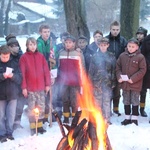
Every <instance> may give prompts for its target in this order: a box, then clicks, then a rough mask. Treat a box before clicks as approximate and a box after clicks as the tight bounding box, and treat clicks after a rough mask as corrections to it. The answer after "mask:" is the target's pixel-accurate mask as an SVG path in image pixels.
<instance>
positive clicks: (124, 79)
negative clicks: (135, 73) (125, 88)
mask: <svg viewBox="0 0 150 150" xmlns="http://www.w3.org/2000/svg"><path fill="white" fill-rule="evenodd" d="M121 78H122V80H123V81H128V80H129V78H128V76H127V75H121Z"/></svg>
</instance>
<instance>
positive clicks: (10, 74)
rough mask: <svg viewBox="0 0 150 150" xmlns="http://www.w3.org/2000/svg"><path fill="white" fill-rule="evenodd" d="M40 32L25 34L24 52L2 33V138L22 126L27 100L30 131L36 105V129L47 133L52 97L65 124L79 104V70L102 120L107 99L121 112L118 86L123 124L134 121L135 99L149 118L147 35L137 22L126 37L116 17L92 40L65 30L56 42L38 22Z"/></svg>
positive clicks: (107, 112)
mask: <svg viewBox="0 0 150 150" xmlns="http://www.w3.org/2000/svg"><path fill="white" fill-rule="evenodd" d="M39 33H40V36H39V37H38V39H35V38H33V37H29V38H28V39H27V41H26V52H25V53H24V54H23V52H22V51H21V48H20V45H19V43H18V41H17V39H16V37H15V36H14V35H12V34H10V35H8V36H7V37H6V41H7V44H6V45H3V46H1V47H0V87H1V90H0V141H1V142H6V141H7V139H11V140H14V137H13V131H14V130H15V129H17V128H20V127H22V126H21V124H20V123H21V116H22V113H23V109H24V105H25V104H26V105H27V114H28V118H29V123H30V129H31V135H34V134H35V132H36V124H35V123H36V122H35V121H36V120H35V116H34V108H38V109H39V118H38V125H37V126H38V133H41V134H43V133H44V132H46V130H45V129H44V128H43V124H44V123H45V122H48V121H49V120H48V117H49V110H50V101H52V104H53V109H55V110H56V111H57V113H58V115H59V117H60V118H61V117H62V115H63V123H67V124H68V123H69V118H70V117H74V116H75V112H76V111H77V108H78V104H77V94H82V92H83V91H82V84H85V83H82V78H83V76H82V71H85V72H86V74H87V76H88V77H89V79H90V80H91V83H92V85H91V86H92V87H93V88H92V89H93V91H91V94H93V95H94V97H95V103H96V104H97V105H98V106H99V107H100V109H101V110H102V113H103V116H104V119H105V120H106V123H108V124H111V121H110V117H111V114H112V111H111V103H113V113H115V114H117V115H118V116H120V115H121V113H120V112H119V99H120V97H121V94H120V89H122V90H123V103H124V110H125V120H124V121H122V122H121V124H122V125H127V124H130V123H135V124H136V125H138V115H139V102H140V114H141V116H143V117H147V114H146V112H145V110H144V108H145V99H146V91H147V89H148V88H149V85H148V83H150V82H148V80H149V74H150V69H149V68H150V67H149V66H150V58H149V57H150V54H149V42H150V40H149V35H148V36H147V30H146V29H144V28H143V27H140V28H139V29H138V30H137V33H136V38H131V39H130V40H128V41H127V40H126V39H125V38H124V37H122V36H121V35H120V24H119V22H118V21H114V22H112V23H111V25H110V33H109V35H107V36H106V37H103V33H102V32H101V31H99V30H96V31H95V32H94V33H93V38H94V42H93V43H91V44H89V40H88V39H87V38H86V37H85V36H80V37H79V38H78V39H76V38H75V37H73V36H72V35H71V34H70V33H68V32H63V33H62V34H60V40H61V43H59V44H56V37H55V36H54V34H53V33H52V32H51V31H50V27H49V25H47V24H42V25H41V26H40V27H39ZM54 70H55V73H54ZM53 75H54V76H55V77H53ZM143 79H144V80H143ZM50 90H51V92H50ZM51 94H52V95H51ZM139 98H140V99H139ZM53 121H55V118H53Z"/></svg>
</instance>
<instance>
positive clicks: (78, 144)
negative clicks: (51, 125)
mask: <svg viewBox="0 0 150 150" xmlns="http://www.w3.org/2000/svg"><path fill="white" fill-rule="evenodd" d="M81 113H82V112H81V111H77V112H76V115H75V117H74V119H73V120H72V124H71V126H69V130H68V134H67V135H65V136H63V138H62V139H61V140H60V142H59V144H58V145H57V149H56V150H99V144H101V143H99V141H98V137H97V133H96V127H95V124H93V123H92V122H90V121H89V122H88V120H87V119H85V118H84V119H82V120H81V122H79V119H80V116H81ZM60 122H61V120H60ZM87 122H88V124H87ZM60 124H62V123H60ZM63 135H64V134H63ZM104 139H106V144H105V145H106V148H105V149H104V150H112V147H111V144H110V141H109V138H108V135H107V133H106V136H105V137H104Z"/></svg>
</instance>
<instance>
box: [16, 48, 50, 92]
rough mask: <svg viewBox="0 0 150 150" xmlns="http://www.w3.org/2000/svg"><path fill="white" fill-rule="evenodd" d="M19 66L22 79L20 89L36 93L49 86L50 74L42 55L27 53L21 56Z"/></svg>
mask: <svg viewBox="0 0 150 150" xmlns="http://www.w3.org/2000/svg"><path fill="white" fill-rule="evenodd" d="M19 65H20V68H21V72H22V77H23V80H22V89H27V90H28V91H31V92H37V91H43V90H45V87H46V86H50V72H49V68H48V64H47V62H46V59H45V57H44V55H43V54H41V53H40V52H38V51H36V52H34V53H33V52H30V51H27V52H26V53H24V54H23V55H22V56H21V58H20V60H19Z"/></svg>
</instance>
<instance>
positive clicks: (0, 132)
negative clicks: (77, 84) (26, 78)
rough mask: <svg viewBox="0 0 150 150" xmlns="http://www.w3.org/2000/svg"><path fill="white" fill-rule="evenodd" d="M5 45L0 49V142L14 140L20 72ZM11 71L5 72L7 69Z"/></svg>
mask: <svg viewBox="0 0 150 150" xmlns="http://www.w3.org/2000/svg"><path fill="white" fill-rule="evenodd" d="M10 54H11V51H10V49H9V47H8V46H7V45H3V46H1V47H0V89H1V90H0V142H1V143H2V142H6V141H7V140H8V139H9V140H14V137H13V125H14V120H15V114H16V105H17V98H18V93H19V88H18V85H19V84H21V80H22V77H21V72H20V69H19V65H18V63H16V61H15V60H14V59H12V58H11V57H10ZM8 68H9V70H11V71H7V69H8Z"/></svg>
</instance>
